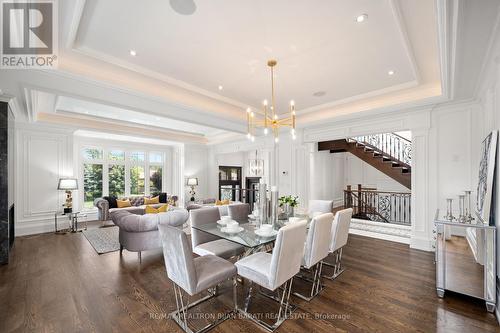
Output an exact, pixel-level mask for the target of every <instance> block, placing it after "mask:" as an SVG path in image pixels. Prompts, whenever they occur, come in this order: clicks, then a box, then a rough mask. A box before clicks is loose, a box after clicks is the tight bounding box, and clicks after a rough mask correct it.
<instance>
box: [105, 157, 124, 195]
mask: <svg viewBox="0 0 500 333" xmlns="http://www.w3.org/2000/svg"><path fill="white" fill-rule="evenodd" d="M108 178H109V179H108V186H109V195H110V196H113V197H117V198H119V197H122V196H124V195H125V165H118V164H111V165H110V166H109V168H108Z"/></svg>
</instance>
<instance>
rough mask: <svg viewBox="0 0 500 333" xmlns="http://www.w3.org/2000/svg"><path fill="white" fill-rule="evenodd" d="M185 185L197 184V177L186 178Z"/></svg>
mask: <svg viewBox="0 0 500 333" xmlns="http://www.w3.org/2000/svg"><path fill="white" fill-rule="evenodd" d="M187 185H188V186H198V178H188V180H187Z"/></svg>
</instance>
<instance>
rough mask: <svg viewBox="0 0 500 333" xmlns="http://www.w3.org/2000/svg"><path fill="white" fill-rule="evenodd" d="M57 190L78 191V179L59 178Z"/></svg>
mask: <svg viewBox="0 0 500 333" xmlns="http://www.w3.org/2000/svg"><path fill="white" fill-rule="evenodd" d="M57 189H58V190H66V191H71V190H78V179H76V178H59V185H57Z"/></svg>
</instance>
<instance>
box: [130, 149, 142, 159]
mask: <svg viewBox="0 0 500 333" xmlns="http://www.w3.org/2000/svg"><path fill="white" fill-rule="evenodd" d="M130 160H131V161H132V162H144V152H137V151H136V152H133V153H131V154H130Z"/></svg>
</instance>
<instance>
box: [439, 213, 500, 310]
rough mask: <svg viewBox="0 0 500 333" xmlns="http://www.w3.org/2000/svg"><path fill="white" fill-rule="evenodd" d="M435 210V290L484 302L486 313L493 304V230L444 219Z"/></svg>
mask: <svg viewBox="0 0 500 333" xmlns="http://www.w3.org/2000/svg"><path fill="white" fill-rule="evenodd" d="M445 215H446V211H442V213H441V212H440V210H439V209H438V210H437V211H436V215H435V218H434V224H435V225H436V254H435V255H436V258H435V261H436V291H437V295H438V297H444V294H445V291H446V290H450V291H454V292H457V293H460V294H465V295H469V296H472V297H476V298H480V299H483V300H485V301H486V309H487V310H488V312H493V311H494V310H495V304H496V250H495V248H496V246H495V243H496V227H494V226H489V225H486V224H483V223H475V222H474V221H477V219H476V220H474V221H472V223H470V224H469V223H460V222H457V221H456V220H452V221H450V220H446V219H445V218H444V216H445Z"/></svg>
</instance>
